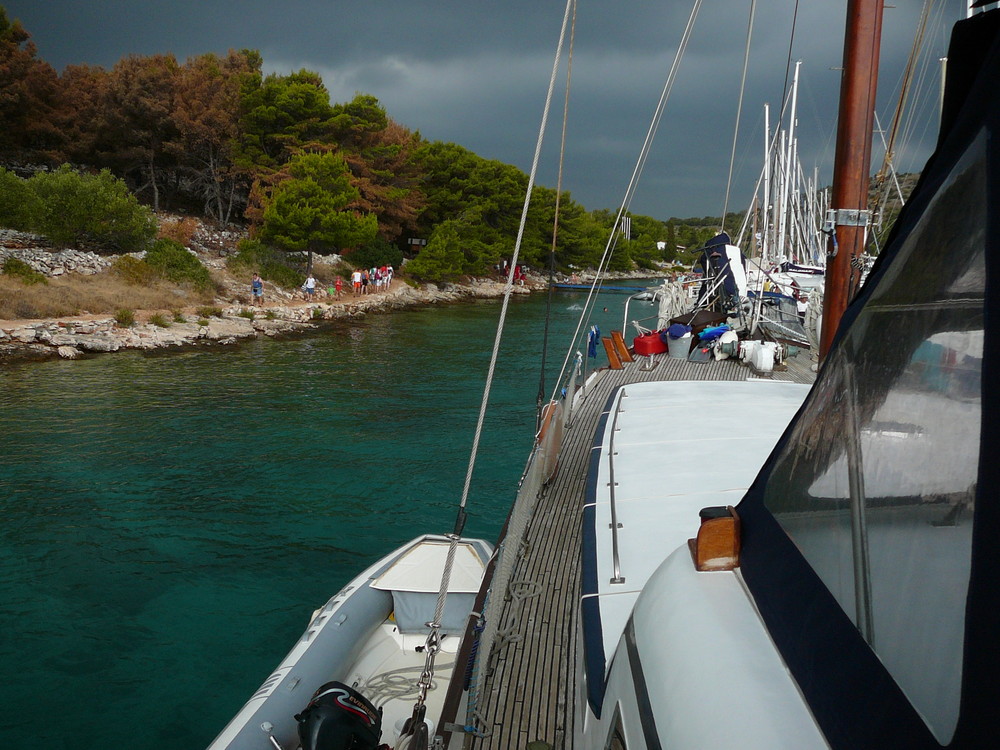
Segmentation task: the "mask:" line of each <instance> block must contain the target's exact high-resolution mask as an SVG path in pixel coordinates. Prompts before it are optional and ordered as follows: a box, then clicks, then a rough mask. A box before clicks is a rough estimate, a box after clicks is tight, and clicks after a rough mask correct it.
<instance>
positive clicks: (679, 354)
mask: <svg viewBox="0 0 1000 750" xmlns="http://www.w3.org/2000/svg"><path fill="white" fill-rule="evenodd" d="M667 350H668V351H669V353H670V357H671V358H672V359H687V358H688V352H690V351H691V334H690V333H685V334H684V335H683V336H681V337H680V338H679V339H675V338H674V337H673V336H667Z"/></svg>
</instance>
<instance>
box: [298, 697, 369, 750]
mask: <svg viewBox="0 0 1000 750" xmlns="http://www.w3.org/2000/svg"><path fill="white" fill-rule="evenodd" d="M295 720H296V721H297V722H298V723H299V740H300V741H301V742H302V750H376V749H377V748H378V747H379V744H378V742H379V738H380V737H381V736H382V712H381V711H379V710H378V709H377V708H375V706H373V705H372V703H371V701H369V700H368V699H367V698H365V697H364V696H363V695H362V694H361V693H359V692H358V691H357V690H355V689H354V688H352V687H348V686H347V685H345V684H344V683H342V682H328V683H326V684H325V685H323V686H322V687H320V689H319V690H317V691H316V692H315V693H314V694H313V697H312V700H311V701H309V705H307V706H306V707H305V709H304V710H303V711H302V713H299V714H296V715H295Z"/></svg>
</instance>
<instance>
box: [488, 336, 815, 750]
mask: <svg viewBox="0 0 1000 750" xmlns="http://www.w3.org/2000/svg"><path fill="white" fill-rule="evenodd" d="M652 361H653V362H654V363H655V366H654V367H653V368H652V369H648V370H647V369H643V368H645V367H648V365H649V361H648V359H647V358H639V359H637V360H636V361H635V362H631V363H625V364H624V368H623V369H621V370H611V369H605V370H601V371H599V372H598V373H597V374H596V377H595V378H592V379H591V382H590V383H589V384H588V386H587V392H586V398H585V399H584V400H583V402H582V404H580V405H578V406H577V409H576V411H574V413H573V415H572V418H571V421H570V425H569V429H568V430H567V431H566V434H565V437H564V439H563V447H562V451H561V453H560V458H559V471H558V474H557V475H556V477H555V479H553V481H552V482H551V483H550V484H549V485H548V486H547V488H546V489H545V490H543V493H542V495H541V497H540V498H539V501H538V505H537V506H536V510H535V514H534V516H533V518H532V519H531V521H530V522H529V526H528V530H527V537H526V538H527V544H526V551H525V553H524V555H523V557H522V558H521V559H520V560H519V562H518V563H517V567H516V568H515V570H514V574H513V577H512V579H511V585H510V596H509V598H508V601H507V603H506V604H505V606H504V609H503V612H502V615H501V621H500V624H499V632H500V633H506V634H507V636H506V638H501V639H500V640H499V642H498V644H497V646H496V648H495V651H494V654H495V663H493V664H491V666H493V671H492V673H491V674H490V676H489V677H488V679H487V681H486V683H485V686H484V690H483V691H482V694H481V697H480V705H479V706H478V711H479V713H480V715H481V716H482V717H483V719H484V720H485V722H486V724H487V727H488V730H489V731H490V732H491V734H490V735H489V736H488V737H486V738H480V739H478V740H477V741H476V743H475V745H474V746H475V747H477V748H484V749H485V748H496V749H497V750H501V749H502V750H507V749H508V748H526V747H528V743H530V742H534V741H541V742H544V743H547V744H548V745H549V746H551V747H552V748H556V749H557V750H558V749H561V748H567V747H569V746H570V744H571V738H572V735H573V713H574V708H573V705H574V700H575V690H576V683H577V678H576V666H577V665H576V656H575V654H576V640H577V629H578V617H579V608H578V606H577V598H578V594H579V590H580V564H579V561H580V535H581V528H580V527H581V513H582V505H583V503H582V500H581V498H582V497H583V493H584V485H585V482H586V478H587V466H588V460H589V456H590V450H591V445H592V441H593V437H594V432H595V430H596V429H597V422H598V418H599V416H600V412H601V410H602V408H603V407H604V404H605V403H606V402H607V400H608V397H609V395H610V394H611V393H612V391H613V390H614V389H616V388H618V387H619V386H621V385H627V384H629V383H636V382H645V381H658V380H703V381H708V380H731V381H740V380H747V379H750V378H753V377H755V375H754V374H753V373H752V371H751V370H750V369H749V368H748V367H746V366H745V365H742V364H741V363H739V362H738V361H736V360H732V359H729V360H722V361H718V362H716V361H711V362H707V363H704V364H700V363H693V362H688V361H686V360H682V359H671V358H670V357H668V356H667V355H666V354H663V355H656V356H654V357H653V360H652ZM811 365H812V360H811V359H810V357H809V354H808V353H807V352H800V353H799V354H798V355H796V356H795V357H792V358H790V359H789V360H787V362H786V367H785V369H783V370H782V371H780V372H774V373H773V375H772V376H771V377H772V379H774V380H781V381H789V382H796V383H811V382H812V381H813V380H814V378H815V374H814V373H813V372H812V368H811ZM491 661H492V660H491Z"/></svg>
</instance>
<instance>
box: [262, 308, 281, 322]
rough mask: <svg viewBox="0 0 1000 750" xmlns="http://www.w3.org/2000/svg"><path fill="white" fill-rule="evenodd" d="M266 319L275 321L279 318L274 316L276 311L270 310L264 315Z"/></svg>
mask: <svg viewBox="0 0 1000 750" xmlns="http://www.w3.org/2000/svg"><path fill="white" fill-rule="evenodd" d="M264 317H265V318H267V319H268V320H274V319H275V318H277V317H278V316H277V315H275V314H274V310H268V311H267V312H266V313H264Z"/></svg>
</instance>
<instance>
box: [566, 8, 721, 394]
mask: <svg viewBox="0 0 1000 750" xmlns="http://www.w3.org/2000/svg"><path fill="white" fill-rule="evenodd" d="M701 4H702V0H694V5H693V6H692V8H691V14H690V15H689V16H688V21H687V25H686V26H685V27H684V33H683V34H682V35H681V41H680V44H678V46H677V52H676V53H675V55H674V60H673V63H672V64H671V66H670V70H669V71H668V73H667V80H666V81H665V82H664V84H663V90H662V91H661V92H660V99H659V101H658V102H657V104H656V109H655V111H654V112H653V118H652V121H651V122H650V125H649V129H648V130H647V131H646V139H645V141H643V144H642V148H641V149H640V151H639V158H638V159H637V160H636V165H635V168H634V169H633V170H632V176H631V178H629V183H628V187H626V189H625V197H624V198H623V200H622V204H621V207H620V208H619V209H618V213H617V215H616V216H615V221H614V223H613V224H612V227H611V234H610V235H609V237H608V241H607V243H606V244H605V246H604V252H603V254H602V255H601V259H600V262H599V263H598V265H597V274H596V275H595V277H594V281H593V282H592V283H591V285H590V289H589V290H588V291H587V299H586V301H585V302H584V305H583V311H582V312H581V313H580V317H579V319H578V320H577V324H576V329H575V330H574V331H573V336H572V337H571V338H570V342H571V343H570V346H569V348H568V349H567V350H566V356H565V358H564V359H563V363H562V367H561V368H560V370H559V377H558V378H557V379H556V384H555V387H554V388H553V390H552V399H553V400H554V399H555V397H556V392H557V391H558V389H559V383H561V382H562V379H563V376H564V375H565V374H566V372H567V367H568V365H569V360H570V357H571V356H572V354H573V345H574V344H573V342H576V341H577V339H578V337H579V335H580V331H581V330H582V328H583V322H584V320H587V319H588V317H589V316H590V313H591V311H592V310H593V308H594V306H595V305H596V304H597V287H598V285H599V284H600V283H601V278H602V276H603V274H604V272H605V270H606V269H607V265H608V262H609V261H610V259H611V255H612V254H613V253H614V249H615V247H616V246H617V243H618V235H619V231H620V226H621V220H622V217H623V216H624V215H625V213H626V212H627V211H628V208H629V206H630V205H631V203H632V197H633V195H635V190H636V187H637V186H638V183H639V178H640V177H641V176H642V171H643V168H644V167H645V166H646V160H647V159H648V157H649V150H650V148H651V147H652V144H653V139H654V138H655V137H656V131H657V129H658V128H659V126H660V121H661V119H662V117H663V110H664V108H665V107H666V104H667V100H668V99H669V98H670V92H671V90H672V89H673V86H674V81H675V80H676V78H677V70H678V68H679V67H680V61H681V58H682V57H683V56H684V52H685V51H686V50H687V46H688V42H689V41H690V39H691V31H692V30H693V29H694V22H695V20H696V19H697V18H698V11H699V10H701Z"/></svg>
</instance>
